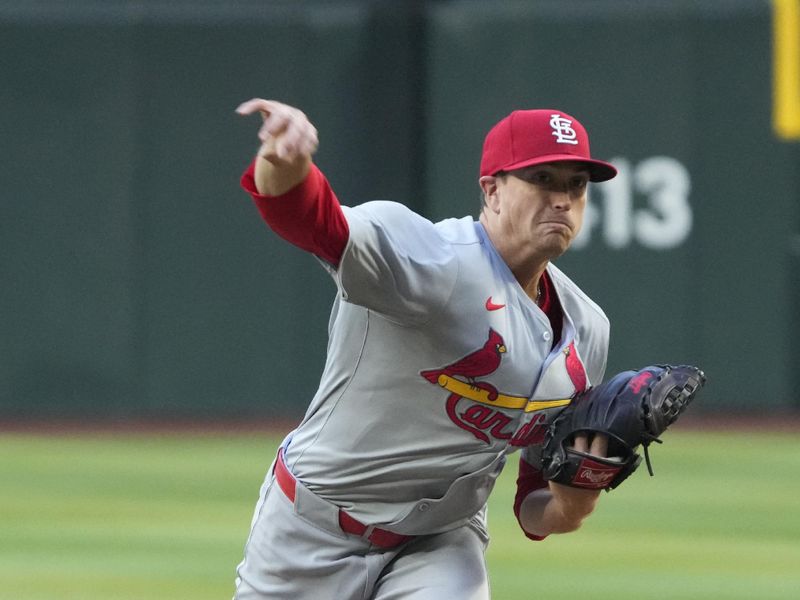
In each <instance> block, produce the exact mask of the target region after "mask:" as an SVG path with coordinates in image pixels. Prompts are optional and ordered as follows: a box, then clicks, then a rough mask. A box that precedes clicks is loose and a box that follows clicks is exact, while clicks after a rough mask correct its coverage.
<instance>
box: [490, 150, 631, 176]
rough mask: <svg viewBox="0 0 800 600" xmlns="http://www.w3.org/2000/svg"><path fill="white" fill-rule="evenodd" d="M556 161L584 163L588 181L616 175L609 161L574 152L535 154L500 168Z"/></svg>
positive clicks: (529, 165) (504, 169)
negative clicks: (533, 156)
mask: <svg viewBox="0 0 800 600" xmlns="http://www.w3.org/2000/svg"><path fill="white" fill-rule="evenodd" d="M557 162H574V163H580V164H581V165H584V166H585V167H586V170H587V171H589V181H595V182H598V181H608V180H609V179H613V178H614V177H616V175H617V168H616V167H615V166H614V165H612V164H611V163H607V162H603V161H602V160H595V159H593V158H582V157H580V156H575V155H574V154H547V155H545V156H537V157H536V158H531V159H528V160H523V161H520V162H517V163H513V164H511V165H508V166H506V167H503V169H502V170H503V171H514V170H515V169H522V168H523V167H531V166H533V165H541V164H544V163H557Z"/></svg>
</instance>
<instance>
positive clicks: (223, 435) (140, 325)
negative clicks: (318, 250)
mask: <svg viewBox="0 0 800 600" xmlns="http://www.w3.org/2000/svg"><path fill="white" fill-rule="evenodd" d="M256 96H257V97H265V98H274V99H278V100H282V101H284V102H287V103H290V104H293V105H295V106H298V107H300V108H301V109H303V110H304V111H305V112H306V113H307V114H308V115H309V116H310V118H311V119H312V121H313V122H314V123H315V124H316V126H317V128H318V130H319V132H320V141H321V143H320V149H319V153H318V155H317V157H316V160H317V162H318V163H319V165H320V166H321V167H322V169H323V170H324V171H325V173H326V174H327V175H328V177H329V179H330V181H331V183H332V184H333V186H334V189H336V190H337V192H338V195H339V197H340V199H341V200H342V202H343V203H344V204H349V205H355V204H359V203H361V202H364V201H367V200H372V199H390V200H395V201H398V202H402V203H405V204H406V205H408V206H409V207H411V208H413V209H414V210H417V211H418V212H420V213H422V214H423V215H425V216H427V217H428V218H430V219H432V220H438V219H441V218H444V217H450V216H463V215H466V214H472V215H475V214H477V210H478V206H479V197H480V196H479V189H478V185H477V178H478V164H479V159H480V151H481V145H482V142H483V137H484V135H485V133H486V131H488V129H489V128H490V127H491V126H492V125H493V124H494V123H495V122H496V121H497V120H499V119H500V118H502V117H503V116H505V115H506V114H508V113H509V112H510V111H512V110H514V109H518V108H532V107H538V108H560V109H562V110H565V111H566V112H568V113H571V114H573V115H575V116H576V117H578V118H579V119H580V120H581V121H582V122H583V123H584V124H585V125H586V126H587V128H588V130H589V132H590V135H591V139H592V150H593V154H594V155H596V156H597V157H598V158H601V159H605V160H610V161H612V162H613V163H614V164H616V165H617V167H618V168H619V169H620V175H619V176H618V177H617V178H616V179H614V180H613V181H611V182H608V183H606V184H599V185H594V186H593V187H592V189H591V190H590V206H589V208H588V212H587V220H586V223H585V227H584V231H583V234H582V237H581V238H580V239H579V240H578V241H577V242H576V244H575V247H574V248H573V249H572V250H571V251H570V252H568V253H567V255H565V256H564V257H562V259H560V260H559V261H558V265H559V266H560V267H561V268H562V269H564V270H565V271H566V272H567V273H569V274H570V275H571V276H572V278H573V279H575V281H577V282H578V283H579V285H581V287H582V288H583V289H584V290H585V291H586V292H587V293H588V294H589V295H590V296H591V297H592V298H594V299H595V300H597V301H598V302H599V303H600V304H601V305H602V306H603V308H604V309H605V310H606V312H607V314H608V315H609V317H610V319H611V323H612V340H611V354H610V358H609V365H608V370H607V373H608V374H612V373H615V372H617V371H620V370H624V369H628V368H635V367H640V366H643V365H646V364H651V363H655V362H675V363H682V362H689V363H696V364H698V365H699V366H701V367H703V368H704V369H705V371H706V372H707V374H708V377H709V383H708V385H707V386H706V388H705V389H704V390H703V391H702V394H701V396H700V398H699V401H698V402H697V403H696V405H695V406H694V407H693V408H692V410H691V411H689V414H687V415H686V418H685V419H682V421H681V423H679V424H678V425H679V426H676V428H675V429H676V430H675V431H671V432H670V433H669V435H668V436H667V440H666V441H667V443H666V444H665V445H664V447H663V448H661V447H659V448H657V449H654V450H653V461H654V464H655V471H656V477H655V478H652V479H651V478H649V477H647V476H646V474H644V472H643V469H640V473H638V474H637V475H636V476H635V477H632V478H631V480H630V482H626V484H625V485H624V486H622V487H621V488H619V489H618V490H615V491H614V492H613V493H612V494H611V496H613V498H608V500H604V501H603V502H602V503H601V506H599V507H598V510H597V511H596V513H595V515H593V517H592V519H590V520H589V521H588V522H587V524H586V525H585V526H584V527H582V528H581V531H579V532H576V533H575V534H571V535H569V536H563V537H562V536H554V539H552V540H548V541H547V542H546V544H545V545H540V544H533V543H530V542H529V541H528V540H527V539H526V538H524V536H522V534H521V533H520V531H519V528H518V526H517V524H516V522H515V519H514V517H513V514H512V512H511V510H510V507H511V504H512V502H513V491H514V489H515V488H514V478H515V474H516V466H515V464H514V461H515V456H512V457H511V459H510V464H509V467H508V468H507V469H505V471H504V473H503V474H502V476H501V480H500V482H499V483H498V485H497V489H496V491H495V492H494V493H493V494H492V497H491V500H490V513H491V515H492V517H491V519H490V526H491V527H490V531H491V534H492V537H493V542H492V544H491V545H490V547H489V550H488V552H487V564H488V566H489V570H490V576H491V585H492V590H493V597H494V598H497V599H499V600H527V599H529V598H531V597H536V598H548V599H552V600H556V599H560V598H569V599H573V598H575V597H584V598H592V599H595V600H606V599H608V600H641V599H642V598H646V599H650V600H652V599H655V600H659V599H663V600H676V599H678V600H698V599H703V600H708V599H713V600H716V599H724V600H751V599H752V598H759V599H764V600H794V599H795V598H797V597H798V595H797V590H798V589H800V571H798V569H797V565H798V564H800V543H798V540H800V513H799V512H798V511H797V498H798V497H799V496H800V477H797V476H796V474H797V473H800V450H799V449H798V444H797V432H798V431H800V425H798V424H800V420H798V419H797V418H796V417H797V415H798V414H800V398H798V394H797V393H796V390H797V389H798V388H800V375H798V368H797V365H798V363H799V362H800V0H772V1H770V0H703V1H697V0H660V1H656V0H549V1H548V0H536V1H533V0H532V1H525V2H523V1H516V2H514V1H487V0H482V1H474V0H450V1H446V0H440V1H434V0H429V1H422V0H416V1H412V0H408V1H402V0H394V1H389V0H383V1H381V0H358V1H357V0H348V1H342V0H328V1H323V0H314V1H312V0H292V1H280V0H272V1H268V0H257V1H256V0H213V1H212V0H195V1H189V0H161V1H156V0H139V1H123V0H65V1H57V0H48V1H42V0H0V182H2V201H0V211H1V212H0V319H1V320H0V600H6V599H8V600H53V599H55V598H58V599H59V600H90V599H94V598H103V599H104V600H108V599H116V600H141V599H143V598H146V599H148V600H162V599H163V600H176V599H178V598H192V600H201V599H206V598H207V599H209V600H211V599H212V598H216V599H218V598H229V597H230V596H231V594H232V593H233V579H234V576H235V565H236V564H237V563H238V562H239V560H240V559H241V556H242V548H243V546H244V543H245V540H246V538H247V532H248V530H249V525H250V517H251V514H252V509H253V506H254V505H255V502H256V499H257V495H258V488H259V485H260V483H261V481H262V480H263V477H264V473H265V471H266V469H267V468H268V465H269V464H270V461H271V459H272V458H273V457H274V454H275V448H276V447H277V445H278V444H279V442H280V440H281V437H282V435H283V434H285V433H286V432H287V431H288V430H289V428H290V427H291V426H292V425H293V423H295V422H296V421H297V420H298V419H299V418H300V417H301V415H302V414H303V412H304V410H305V408H306V406H307V404H308V402H309V400H310V398H311V397H312V395H313V393H314V391H315V389H316V386H317V382H318V380H319V376H320V373H321V370H322V366H323V361H324V352H325V346H326V328H327V321H328V313H329V308H330V305H331V302H332V301H333V296H334V293H335V287H334V285H333V283H332V282H331V281H330V279H329V277H328V275H327V274H326V273H325V272H324V271H323V269H322V268H320V267H319V265H318V264H317V262H316V261H315V260H314V259H313V258H311V257H310V256H308V255H306V254H304V253H303V252H301V251H299V250H297V249H295V248H292V247H290V246H289V245H287V244H286V243H284V242H282V241H280V240H279V239H278V238H277V237H276V236H275V235H274V234H272V233H271V232H270V231H269V230H267V228H266V227H265V226H264V225H263V223H262V222H261V220H260V218H259V216H258V213H257V211H256V209H255V208H254V207H253V206H252V203H251V202H250V200H249V198H248V197H247V195H246V194H245V193H244V192H243V191H242V190H241V189H240V188H239V177H240V175H241V173H242V171H243V170H244V168H245V167H246V166H247V164H248V163H249V162H250V160H251V158H252V156H253V154H254V153H255V151H256V148H257V146H258V143H257V139H256V131H257V128H258V124H259V123H258V118H255V117H253V118H242V117H239V116H237V115H235V113H234V109H235V108H236V106H237V105H238V104H239V103H240V102H242V101H244V100H246V99H249V98H252V97H256ZM729 416H731V417H741V418H740V419H738V420H736V421H735V424H737V425H738V426H736V427H732V426H731V425H732V423H733V422H732V421H729V420H728V417H729ZM753 417H759V418H762V417H767V418H768V419H767V420H766V421H763V420H762V423H761V425H763V424H764V423H766V425H767V427H761V426H757V425H759V424H757V423H756V422H755V421H754V420H753V419H752V418H753ZM692 421H694V423H695V425H692ZM710 424H713V425H715V426H716V428H717V429H718V431H716V432H714V431H711V432H710V431H709V430H708V429H709V428H708V425H710ZM185 425H186V426H185ZM251 425H252V427H251ZM776 425H781V426H780V427H777V426H776ZM243 426H245V427H243ZM576 573H578V574H579V576H576ZM320 597H321V598H322V597H325V593H324V591H321V592H320Z"/></svg>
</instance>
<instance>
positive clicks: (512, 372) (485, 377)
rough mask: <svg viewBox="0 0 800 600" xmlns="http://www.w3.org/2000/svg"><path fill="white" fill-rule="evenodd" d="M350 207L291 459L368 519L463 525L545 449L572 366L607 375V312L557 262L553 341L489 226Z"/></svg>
mask: <svg viewBox="0 0 800 600" xmlns="http://www.w3.org/2000/svg"><path fill="white" fill-rule="evenodd" d="M343 209H344V212H345V216H346V218H347V222H348V225H349V228H350V236H349V241H348V244H347V247H346V248H345V251H344V254H343V256H342V259H341V262H340V263H339V265H338V268H337V269H333V268H330V267H329V269H330V272H331V274H332V276H333V277H334V279H335V281H336V284H337V286H338V288H339V294H338V296H337V298H336V301H335V303H334V307H333V311H332V314H331V319H330V328H329V335H330V338H329V346H328V358H327V363H326V365H325V370H324V373H323V375H322V381H321V383H320V386H319V391H318V392H317V394H316V396H315V397H314V399H313V401H312V402H311V405H310V407H309V409H308V413H307V415H306V417H305V419H304V420H303V422H302V423H301V424H300V426H299V427H298V428H297V430H296V431H295V432H294V434H293V435H292V437H291V442H290V443H289V444H288V448H287V450H286V462H287V464H288V465H289V466H290V468H291V470H292V471H293V473H294V474H295V475H296V476H297V478H298V479H299V480H301V481H303V482H304V484H305V485H306V486H307V487H308V488H309V489H310V490H311V491H313V492H314V493H315V494H317V495H319V496H320V497H321V498H324V499H326V500H328V501H330V502H332V503H334V504H337V505H339V506H342V507H344V508H345V509H346V510H348V511H349V512H350V513H351V514H353V516H355V517H356V518H358V519H360V520H362V521H363V522H365V523H379V524H382V525H383V526H385V528H387V529H390V530H392V531H396V532H398V533H405V534H413V535H417V534H425V533H434V532H439V531H444V530H447V529H452V528H454V527H457V526H459V525H461V524H463V523H465V522H466V521H467V520H468V519H469V518H470V517H472V516H473V515H475V514H476V513H477V512H478V511H479V510H480V508H481V507H482V506H483V505H484V503H485V501H486V498H487V496H488V494H489V492H490V491H491V488H492V485H493V483H494V480H495V478H496V477H497V475H498V474H499V472H500V470H501V469H502V467H503V464H504V462H505V457H506V455H507V454H508V453H509V452H513V451H514V450H516V449H518V448H528V450H527V451H528V452H532V453H534V452H535V448H536V447H537V445H538V444H540V443H541V441H542V434H543V432H544V424H545V421H546V418H547V416H548V414H549V413H551V412H553V411H556V410H557V409H558V407H560V406H563V405H564V404H565V403H567V402H568V399H569V398H570V396H572V394H573V393H574V392H575V391H576V389H575V387H576V386H575V381H574V379H575V377H576V375H575V373H574V372H573V373H571V372H570V370H569V369H568V368H567V367H568V364H569V366H573V371H574V370H575V369H576V368H577V369H580V370H582V371H583V373H581V374H579V376H580V375H583V376H584V377H585V378H586V379H588V381H589V382H590V383H591V384H596V383H599V382H600V381H601V379H602V376H603V372H604V370H605V365H606V354H607V344H608V321H607V319H606V317H605V315H604V314H603V312H602V311H601V310H600V309H599V307H598V306H597V305H596V304H594V303H593V302H592V301H591V300H589V298H588V297H587V296H586V295H585V294H583V293H582V292H581V291H580V290H579V289H578V287H577V286H576V285H575V284H574V283H572V282H571V281H570V280H569V279H568V278H567V277H566V276H565V275H564V274H563V273H562V272H561V271H559V270H558V269H557V268H556V267H554V266H552V265H551V266H549V267H548V274H549V276H550V278H551V280H552V282H553V285H554V287H555V290H556V292H557V294H558V298H559V300H560V302H561V305H562V308H563V313H564V321H563V327H562V333H561V340H560V341H559V343H558V344H557V345H556V346H555V347H553V339H552V336H553V331H552V329H551V326H550V322H549V320H548V319H547V317H546V316H545V314H544V313H543V312H542V311H541V310H540V309H539V308H538V307H537V306H536V305H535V304H534V303H533V302H532V301H531V299H530V298H529V297H528V296H527V295H526V294H525V292H524V291H523V290H522V288H521V287H520V285H519V284H518V283H517V281H516V279H515V278H514V276H513V274H512V273H511V271H510V270H509V268H508V266H507V265H506V264H505V262H504V261H503V260H502V258H501V257H500V256H499V255H498V254H497V252H496V251H495V249H494V247H493V245H492V244H491V242H490V241H489V240H488V238H487V237H486V234H485V232H484V230H483V227H482V226H481V225H480V223H477V222H474V221H473V220H472V219H471V218H463V219H449V220H445V221H443V222H440V223H437V224H432V223H431V222H429V221H427V220H426V219H424V218H422V217H420V216H419V215H417V214H415V213H413V212H411V211H410V210H408V209H407V208H406V207H404V206H403V205H400V204H396V203H391V202H370V203H367V204H363V205H361V206H358V207H356V208H346V207H344V208H343ZM470 357H471V358H470ZM458 363H461V365H460V366H459V364H458ZM467 363H468V364H467ZM532 460H535V459H532ZM532 464H537V463H536V462H533V463H532Z"/></svg>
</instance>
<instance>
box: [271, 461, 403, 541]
mask: <svg viewBox="0 0 800 600" xmlns="http://www.w3.org/2000/svg"><path fill="white" fill-rule="evenodd" d="M275 479H276V480H277V481H278V487H279V488H281V490H282V491H283V493H284V494H286V497H287V498H288V499H289V500H291V501H292V502H294V497H295V487H296V486H297V480H296V479H295V478H294V475H292V472H291V471H290V470H289V469H288V468H287V467H286V463H285V462H283V448H281V449H280V450H278V460H277V461H276V462H275ZM339 527H341V528H342V531H344V532H345V533H352V534H353V535H357V536H359V537H363V538H365V539H366V540H368V541H369V542H370V543H372V544H374V545H375V546H380V547H381V548H394V547H395V546H399V545H400V544H403V543H405V542H407V541H408V540H410V539H412V537H413V536H410V535H400V534H399V533H394V532H393V531H386V530H385V529H379V528H378V527H373V526H368V525H364V523H362V522H361V521H358V520H357V519H355V518H353V517H351V516H350V515H348V514H347V513H346V512H345V511H343V510H342V509H341V508H340V509H339Z"/></svg>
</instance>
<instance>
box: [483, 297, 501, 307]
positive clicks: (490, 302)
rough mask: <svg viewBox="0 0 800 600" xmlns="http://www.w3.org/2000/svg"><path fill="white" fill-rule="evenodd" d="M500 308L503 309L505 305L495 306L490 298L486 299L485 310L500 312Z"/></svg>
mask: <svg viewBox="0 0 800 600" xmlns="http://www.w3.org/2000/svg"><path fill="white" fill-rule="evenodd" d="M501 308H505V304H495V303H494V302H492V297H491V296H489V297H488V298H487V299H486V310H500V309H501Z"/></svg>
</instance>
